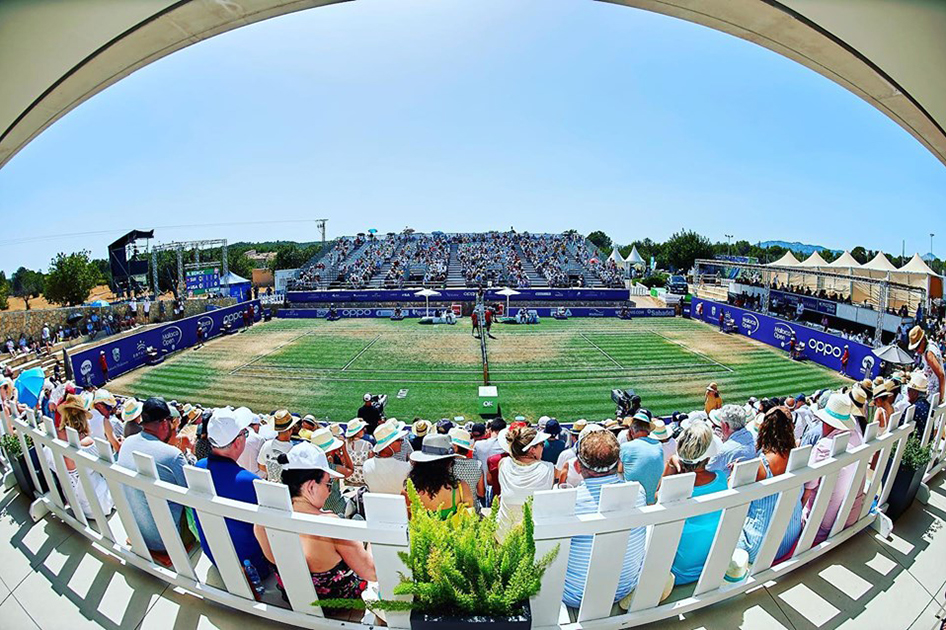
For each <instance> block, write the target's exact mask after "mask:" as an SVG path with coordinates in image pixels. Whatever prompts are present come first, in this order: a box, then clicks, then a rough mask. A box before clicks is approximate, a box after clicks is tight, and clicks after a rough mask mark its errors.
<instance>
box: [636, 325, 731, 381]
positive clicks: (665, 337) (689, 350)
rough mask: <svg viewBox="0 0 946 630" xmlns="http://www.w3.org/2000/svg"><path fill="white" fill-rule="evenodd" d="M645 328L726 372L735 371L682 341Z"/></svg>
mask: <svg viewBox="0 0 946 630" xmlns="http://www.w3.org/2000/svg"><path fill="white" fill-rule="evenodd" d="M647 330H650V332H652V333H654V334H655V335H657V336H658V337H662V338H663V339H666V340H667V341H669V342H670V343H675V344H677V345H678V346H680V347H681V348H683V349H684V350H686V351H687V352H690V353H692V354H695V355H696V356H698V357H700V358H702V359H706V360H707V361H709V362H710V363H715V364H716V365H718V366H719V367H721V368H723V369H724V370H726V371H727V372H735V371H736V370H734V369H732V368H731V367H729V366H728V365H723V364H722V363H720V362H719V361H717V360H716V359H713V358H711V357H708V356H706V355H705V354H703V353H702V352H697V351H696V350H694V349H693V348H691V347H689V346H688V345H686V344H685V343H683V342H682V341H677V340H675V339H671V338H670V337H668V336H666V335H662V334H660V333H659V332H657V331H656V330H653V329H647Z"/></svg>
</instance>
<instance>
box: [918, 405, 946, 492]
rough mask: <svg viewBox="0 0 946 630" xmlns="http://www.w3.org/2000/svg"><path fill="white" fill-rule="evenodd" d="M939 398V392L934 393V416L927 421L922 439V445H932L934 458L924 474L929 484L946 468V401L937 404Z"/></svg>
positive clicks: (924, 480) (924, 481)
mask: <svg viewBox="0 0 946 630" xmlns="http://www.w3.org/2000/svg"><path fill="white" fill-rule="evenodd" d="M938 400H939V394H933V397H932V398H931V399H930V409H931V411H930V415H931V416H932V417H931V418H930V419H929V420H928V421H927V423H926V428H925V429H924V431H923V436H922V437H921V439H920V444H921V445H922V446H926V445H928V444H929V445H931V448H932V458H931V459H930V464H929V466H927V468H926V474H925V475H923V483H925V484H928V483H929V482H930V480H931V479H932V478H933V477H935V476H936V475H938V474H939V473H941V472H942V471H943V469H946V401H944V402H943V403H942V404H940V405H936V403H937V402H938Z"/></svg>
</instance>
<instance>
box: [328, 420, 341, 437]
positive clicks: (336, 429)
mask: <svg viewBox="0 0 946 630" xmlns="http://www.w3.org/2000/svg"><path fill="white" fill-rule="evenodd" d="M328 430H329V431H331V432H332V435H334V436H335V437H337V438H340V437H342V435H344V432H343V431H342V426H341V425H340V424H337V423H335V422H333V423H332V424H330V425H328Z"/></svg>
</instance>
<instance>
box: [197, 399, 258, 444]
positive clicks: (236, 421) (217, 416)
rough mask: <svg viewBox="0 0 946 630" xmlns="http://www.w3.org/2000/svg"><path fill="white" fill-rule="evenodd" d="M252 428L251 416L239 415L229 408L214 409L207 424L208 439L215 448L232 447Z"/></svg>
mask: <svg viewBox="0 0 946 630" xmlns="http://www.w3.org/2000/svg"><path fill="white" fill-rule="evenodd" d="M248 426H250V415H249V414H245V413H237V410H235V409H230V408H228V407H220V408H218V409H214V411H213V415H211V416H210V422H208V423H207V437H208V438H209V439H210V444H211V446H213V447H214V448H224V447H225V446H228V445H230V444H231V443H232V442H233V441H234V440H235V439H237V438H238V437H239V436H240V433H242V432H243V430H244V429H246V428H247V427H248Z"/></svg>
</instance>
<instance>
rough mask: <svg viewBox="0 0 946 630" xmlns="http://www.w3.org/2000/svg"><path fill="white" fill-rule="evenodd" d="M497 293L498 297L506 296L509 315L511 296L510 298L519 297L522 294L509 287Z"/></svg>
mask: <svg viewBox="0 0 946 630" xmlns="http://www.w3.org/2000/svg"><path fill="white" fill-rule="evenodd" d="M496 293H497V294H498V295H505V296H506V315H509V296H510V295H519V293H520V292H519V291H516V290H515V289H510V288H509V287H503V288H502V289H500V290H499V291H497V292H496Z"/></svg>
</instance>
